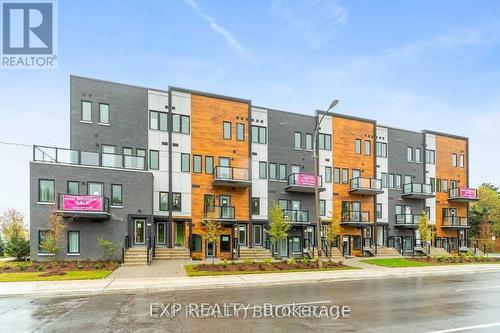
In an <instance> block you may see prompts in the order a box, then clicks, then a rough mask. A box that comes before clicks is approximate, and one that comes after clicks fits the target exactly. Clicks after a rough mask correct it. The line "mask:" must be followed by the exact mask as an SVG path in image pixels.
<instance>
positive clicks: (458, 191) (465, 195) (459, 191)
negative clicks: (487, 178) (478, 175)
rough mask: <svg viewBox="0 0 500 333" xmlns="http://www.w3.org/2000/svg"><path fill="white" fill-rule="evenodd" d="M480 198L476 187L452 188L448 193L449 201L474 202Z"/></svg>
mask: <svg viewBox="0 0 500 333" xmlns="http://www.w3.org/2000/svg"><path fill="white" fill-rule="evenodd" d="M478 200H479V197H478V196H477V190H476V189H475V188H452V189H450V193H449V195H448V201H454V202H473V201H478Z"/></svg>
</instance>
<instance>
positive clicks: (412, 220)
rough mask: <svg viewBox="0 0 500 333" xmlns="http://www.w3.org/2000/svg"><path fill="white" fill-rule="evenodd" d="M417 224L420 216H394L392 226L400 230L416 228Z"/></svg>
mask: <svg viewBox="0 0 500 333" xmlns="http://www.w3.org/2000/svg"><path fill="white" fill-rule="evenodd" d="M419 223H420V215H418V214H396V220H395V222H394V226H395V227H401V228H417V227H418V224H419Z"/></svg>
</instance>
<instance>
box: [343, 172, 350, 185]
mask: <svg viewBox="0 0 500 333" xmlns="http://www.w3.org/2000/svg"><path fill="white" fill-rule="evenodd" d="M348 183H349V169H342V184H348Z"/></svg>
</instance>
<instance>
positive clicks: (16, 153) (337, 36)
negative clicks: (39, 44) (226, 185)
mask: <svg viewBox="0 0 500 333" xmlns="http://www.w3.org/2000/svg"><path fill="white" fill-rule="evenodd" d="M499 59H500V2H498V1H481V4H480V5H478V3H477V2H476V1H457V0H450V1H444V0H443V1H421V0H419V1H368V0H365V1H336V0H325V1H319V0H305V1H291V0H288V1H286V0H282V1H279V0H276V1H264V0H262V1H229V0H227V1H222V0H217V1H213V0H212V1H202V0H170V1H138V0H137V1H132V0H129V1H125V0H122V1H118V0H115V1H88V0H87V1H59V68H58V69H57V70H24V71H18V70H0V141H8V142H17V143H23V144H29V145H31V144H45V145H54V146H63V147H67V146H68V145H69V75H70V74H76V75H82V76H89V77H95V78H101V79H106V80H111V81H118V82H125V83H130V84H136V85H142V86H146V87H153V88H167V86H168V85H174V86H181V87H188V88H192V89H197V90H204V91H209V92H214V93H221V94H225V95H231V96H236V97H242V98H248V99H252V101H253V103H254V104H256V105H260V106H268V107H272V108H277V109H282V110H288V111H294V112H299V113H311V112H313V110H315V109H317V108H325V107H327V105H328V104H329V103H330V101H331V99H333V98H338V99H339V100H340V101H341V103H340V104H339V106H338V108H337V112H341V113H346V114H351V115H357V116H362V117H367V118H372V119H377V120H378V121H379V122H380V123H385V124H390V125H393V126H398V127H404V128H408V129H415V130H421V129H424V128H425V129H435V130H439V131H444V132H451V133H456V134H461V135H465V136H468V137H470V140H471V185H474V186H477V185H478V184H480V183H481V182H484V181H489V182H493V183H496V184H497V185H500V175H499V173H498V172H497V168H496V166H497V165H500V157H499V156H498V155H499V154H498V153H499V151H500V145H499V144H498V136H497V132H498V129H497V127H499V126H500V106H499V105H500V68H499V67H500V61H499ZM31 154H32V152H31V149H29V148H27V147H19V146H7V145H2V144H0V184H2V189H1V190H0V210H1V209H3V208H5V207H16V208H18V209H20V210H22V211H23V212H24V213H25V214H26V215H28V213H29V203H28V201H29V198H28V193H29V185H28V179H29V172H28V171H29V170H28V161H29V160H30V159H31Z"/></svg>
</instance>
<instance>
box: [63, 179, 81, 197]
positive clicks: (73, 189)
mask: <svg viewBox="0 0 500 333" xmlns="http://www.w3.org/2000/svg"><path fill="white" fill-rule="evenodd" d="M66 193H68V194H75V195H78V194H80V182H77V181H71V180H69V181H68V189H67V191H66Z"/></svg>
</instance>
